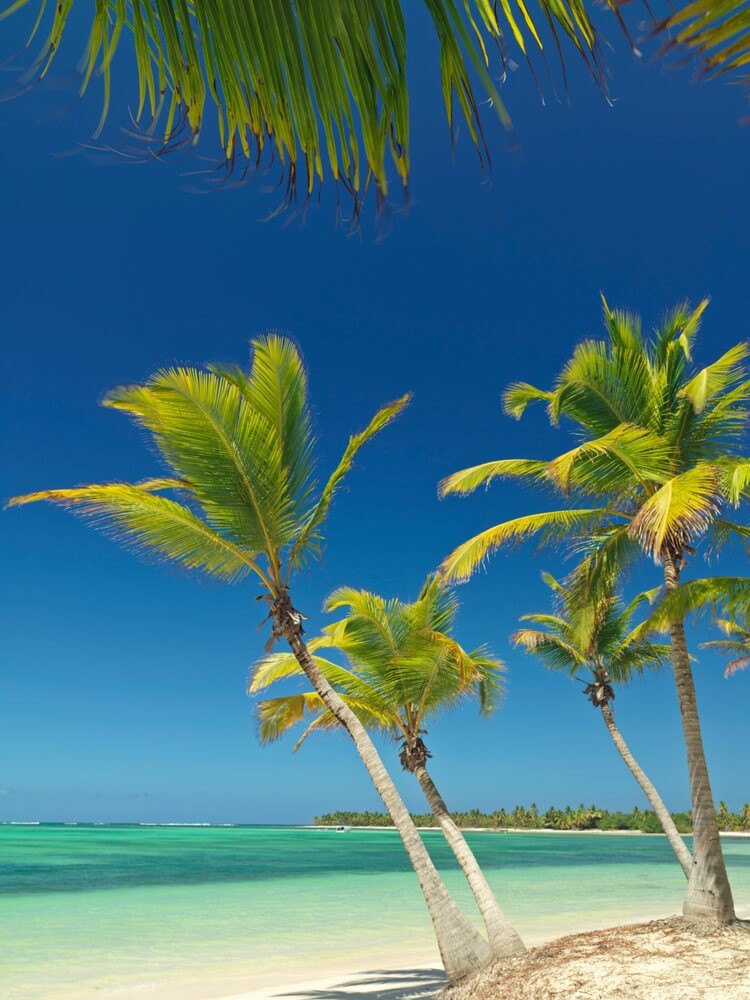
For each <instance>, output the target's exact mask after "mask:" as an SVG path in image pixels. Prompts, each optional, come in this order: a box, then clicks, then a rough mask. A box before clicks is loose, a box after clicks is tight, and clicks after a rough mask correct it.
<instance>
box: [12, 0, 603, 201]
mask: <svg viewBox="0 0 750 1000" xmlns="http://www.w3.org/2000/svg"><path fill="white" fill-rule="evenodd" d="M28 3H32V5H33V6H34V7H36V8H37V9H38V20H37V26H36V29H35V31H36V30H37V29H38V30H39V31H40V32H45V33H46V39H45V41H44V43H43V46H42V51H41V52H40V54H39V56H38V60H37V63H36V67H35V68H36V70H37V72H38V73H39V74H40V75H44V74H45V73H47V71H48V70H49V67H50V65H51V64H52V62H53V60H57V59H58V58H59V56H58V53H59V51H60V49H61V46H62V43H63V40H64V38H65V37H66V35H67V27H68V22H69V18H70V15H71V12H72V10H73V8H74V6H75V4H74V2H73V0H66V2H65V3H59V4H55V6H54V12H53V13H52V15H51V17H47V16H46V11H45V3H44V2H41V3H33V0H16V2H15V3H11V4H10V6H7V7H6V9H5V11H4V15H2V16H7V15H8V14H10V13H13V12H15V11H17V10H18V9H19V8H21V7H25V6H26V5H27V4H28ZM539 6H540V8H541V16H540V17H539V18H538V19H537V20H535V18H534V16H533V15H532V13H531V11H530V9H529V8H528V6H527V5H526V4H525V3H524V2H523V0H511V2H504V3H503V4H502V5H500V7H499V8H498V7H495V6H494V5H493V4H491V3H489V2H488V0H465V2H464V3H459V2H457V0H424V7H425V8H426V11H427V15H428V17H429V18H430V19H431V21H432V24H433V26H434V29H435V32H436V34H437V39H438V43H439V48H440V75H441V84H442V87H441V89H442V94H443V99H444V103H445V107H446V113H447V116H448V122H449V125H450V126H451V128H452V125H453V111H454V104H455V103H457V104H458V107H459V109H460V113H461V114H462V116H463V118H464V120H465V122H466V124H467V126H468V130H469V132H470V134H471V136H472V139H473V141H474V143H475V145H476V146H477V147H478V149H479V150H480V152H481V153H482V154H483V153H484V140H483V136H482V128H481V124H480V121H479V101H478V100H477V97H476V95H475V93H474V83H473V82H472V81H476V82H478V83H479V86H480V87H481V88H482V90H483V92H484V96H486V97H488V98H489V99H490V102H491V103H492V104H493V105H494V108H495V111H496V113H498V114H499V115H500V117H501V119H503V120H504V121H505V122H506V124H507V123H508V121H509V119H508V115H507V112H506V111H505V108H504V105H503V103H502V101H501V99H500V95H499V93H498V91H497V88H496V85H495V82H494V80H495V79H496V77H497V75H498V69H500V68H501V67H502V60H503V58H504V56H503V55H501V56H500V58H499V59H498V63H499V66H498V67H497V68H495V67H493V66H492V65H491V59H494V58H496V55H495V52H494V51H493V50H498V49H500V50H501V51H502V52H503V53H504V52H505V50H506V49H507V48H508V47H509V46H511V47H512V46H513V45H515V47H516V48H517V50H518V51H519V53H520V55H521V56H522V57H524V58H526V59H530V58H531V56H532V53H533V52H538V53H542V52H543V49H544V41H543V38H542V36H543V35H545V34H547V35H548V36H551V38H552V39H553V40H554V43H555V45H556V46H557V45H559V39H560V38H567V39H568V40H569V41H570V43H571V45H572V47H573V49H574V51H577V52H578V53H579V54H580V55H581V56H582V57H583V59H584V61H585V62H586V63H587V65H588V66H589V69H590V70H591V72H592V74H593V75H594V76H595V78H596V79H597V80H599V81H600V83H601V82H602V79H603V78H602V75H601V73H600V71H599V68H598V64H597V55H598V43H597V37H596V33H595V31H594V28H593V25H592V23H591V21H590V19H589V16H588V12H587V10H586V8H585V7H584V6H583V5H582V4H581V3H579V2H577V0H540V3H539ZM403 7H404V5H403V3H402V0H358V2H357V3H351V2H349V0H316V2H315V3H308V2H305V3H299V2H295V0H244V2H243V3H241V4H238V3H236V2H234V0H190V2H185V0H159V2H158V3H156V4H154V5H152V4H151V3H149V2H146V0H99V2H97V3H96V5H95V6H94V7H93V8H92V14H91V17H92V23H91V31H90V33H89V38H88V43H87V46H86V51H85V55H84V64H85V68H84V73H83V84H82V89H84V90H85V89H86V87H87V86H88V84H89V82H90V80H91V79H92V78H93V77H94V76H97V77H98V76H100V77H102V79H103V84H104V88H103V89H104V105H103V109H102V115H101V120H100V123H99V127H98V129H97V134H98V132H99V131H101V128H102V127H103V124H104V121H105V119H106V117H107V113H108V107H109V97H110V83H111V71H112V66H113V64H114V62H115V61H116V59H117V58H119V59H120V60H123V59H126V60H127V59H128V58H132V56H134V62H135V69H136V71H137V77H138V100H137V106H136V113H135V116H136V119H137V120H138V121H143V122H144V123H145V125H144V133H145V136H146V137H149V138H155V140H156V142H159V141H161V142H162V143H163V144H165V145H166V144H168V143H170V141H175V140H177V139H178V137H179V136H180V133H181V132H182V130H183V128H184V129H185V130H186V131H187V135H188V138H189V140H192V142H193V143H196V142H197V141H198V138H199V136H200V134H201V132H202V130H203V127H204V123H205V118H206V114H207V110H208V108H209V107H210V106H211V105H213V106H214V108H215V113H216V116H217V122H218V134H219V141H220V145H221V150H222V153H223V156H224V157H225V158H226V160H227V161H233V160H234V158H235V157H236V156H237V155H238V154H239V153H242V154H244V156H245V157H246V158H247V159H248V160H249V161H250V162H251V163H252V162H257V161H258V160H260V158H261V157H262V155H263V152H264V150H265V149H266V148H267V147H272V148H273V150H274V151H275V154H276V156H277V157H278V160H279V162H280V163H281V165H282V166H283V167H284V168H285V169H286V171H287V173H288V182H289V186H290V188H291V192H290V193H293V192H294V190H295V189H296V187H297V185H298V183H299V186H300V188H302V189H303V191H304V192H306V193H307V194H310V193H311V192H312V190H313V187H314V185H315V182H316V180H323V179H324V178H325V177H330V178H332V179H333V180H334V181H340V182H341V183H342V184H343V185H344V186H345V187H346V188H347V189H348V190H349V191H350V192H352V194H353V195H354V196H355V197H356V196H358V195H359V194H361V193H362V192H363V190H364V189H365V188H366V186H367V183H368V180H369V178H370V177H372V178H373V179H374V181H375V183H376V185H377V188H378V191H379V193H380V194H381V195H385V194H387V191H388V174H389V170H388V163H389V161H390V163H391V164H392V166H393V168H394V169H395V173H396V175H397V177H398V178H399V179H400V181H401V183H402V184H403V185H404V186H405V185H406V183H407V179H408V176H409V160H410V133H409V95H408V87H407V38H406V24H405V20H404V13H403ZM547 24H548V25H549V28H550V29H551V30H546V25H547ZM543 26H544V27H543ZM123 32H125V33H126V34H127V33H131V34H132V42H133V44H132V46H131V45H129V44H128V45H122V46H121V45H120V41H121V36H122V34H123ZM511 39H512V42H511V41H510V40H511ZM131 53H132V56H131ZM298 179H299V181H298Z"/></svg>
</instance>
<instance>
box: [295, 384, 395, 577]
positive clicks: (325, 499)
mask: <svg viewBox="0 0 750 1000" xmlns="http://www.w3.org/2000/svg"><path fill="white" fill-rule="evenodd" d="M410 401H411V393H407V394H406V395H404V396H402V397H401V398H400V399H397V400H395V401H394V402H393V403H388V404H387V405H386V406H383V407H381V409H379V410H378V412H377V413H376V414H375V416H374V417H373V418H372V420H371V421H370V423H369V424H368V425H367V427H365V429H364V430H363V431H360V432H359V434H353V435H352V436H351V437H350V438H349V443H348V444H347V446H346V449H345V451H344V454H343V455H342V457H341V461H340V462H339V464H338V465H337V466H336V468H335V469H334V470H333V473H332V474H331V476H330V478H329V480H328V482H327V483H326V484H325V486H324V487H323V490H322V491H321V494H320V497H319V499H318V501H317V503H316V504H315V506H314V507H313V509H312V511H311V513H310V515H309V516H308V518H307V520H306V521H305V523H304V524H303V525H302V528H301V529H300V531H299V533H298V535H297V537H296V538H295V540H294V544H293V545H292V550H291V554H290V557H289V567H290V569H291V568H292V567H293V566H294V565H295V563H297V562H299V561H300V559H302V558H304V557H305V556H309V555H315V554H316V553H317V552H318V551H319V545H320V534H319V529H320V527H321V525H322V523H323V521H324V520H325V518H326V515H327V514H328V511H329V509H330V507H331V504H332V503H333V500H334V498H335V496H336V494H337V493H338V491H339V489H340V488H341V484H342V482H343V480H344V479H345V477H346V476H347V474H348V473H349V472H350V471H351V469H352V466H353V465H354V460H355V458H356V457H357V453H358V452H359V450H360V449H361V448H362V447H363V446H364V445H365V444H367V442H368V441H369V440H370V439H371V438H373V437H375V435H376V434H378V433H379V432H380V431H382V430H383V429H384V428H385V427H387V426H388V425H389V424H390V423H392V422H393V421H394V420H395V419H396V417H398V416H399V415H400V414H401V413H402V412H403V411H404V410H405V409H406V407H407V406H408V405H409V402H410Z"/></svg>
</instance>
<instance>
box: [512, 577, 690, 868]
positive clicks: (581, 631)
mask: <svg viewBox="0 0 750 1000" xmlns="http://www.w3.org/2000/svg"><path fill="white" fill-rule="evenodd" d="M544 579H545V581H546V582H547V583H548V585H549V586H550V587H551V588H552V590H553V591H554V592H555V595H556V599H557V603H558V604H559V605H560V607H559V610H558V612H557V613H556V614H531V615H524V616H523V618H522V619H521V620H522V621H527V622H531V623H532V624H533V625H536V626H542V627H540V628H522V629H519V630H518V631H517V632H514V633H513V635H512V636H511V641H512V642H513V644H514V645H515V646H521V647H523V648H524V649H525V650H526V651H527V652H528V653H532V654H533V655H534V656H537V657H538V658H539V659H540V660H541V661H542V663H543V664H544V665H545V666H546V667H549V668H550V669H551V670H564V671H566V672H567V673H568V675H569V676H570V677H576V678H580V675H581V674H582V673H586V674H588V676H589V677H590V680H589V683H587V684H586V686H585V687H584V689H583V693H584V694H585V695H586V696H587V698H588V700H589V701H590V702H591V704H592V705H593V706H594V708H598V709H599V710H600V711H601V714H602V718H603V720H604V724H605V726H606V727H607V731H608V732H609V735H610V736H611V738H612V742H613V743H614V745H615V747H616V748H617V751H618V753H619V754H620V756H621V757H622V759H623V760H624V761H625V764H626V765H627V767H628V769H629V770H630V772H631V774H632V775H633V777H634V778H635V780H636V781H637V782H638V784H639V785H640V787H641V790H642V791H643V793H644V794H645V796H646V798H647V799H648V800H649V802H650V803H651V808H652V809H653V810H654V812H655V813H656V815H657V817H658V818H659V822H660V823H661V825H662V829H663V830H664V833H665V834H666V836H667V840H668V841H669V843H670V844H671V846H672V849H673V851H674V852H675V854H676V856H677V860H678V861H679V862H680V865H681V867H682V870H683V872H684V873H685V877H686V878H690V872H691V869H692V856H691V854H690V851H689V850H688V848H687V846H686V845H685V841H684V840H683V839H682V837H681V836H680V833H679V831H678V830H677V827H676V826H675V823H674V820H673V819H672V816H671V814H670V812H669V810H668V809H667V807H666V806H665V805H664V802H663V800H662V798H661V796H660V795H659V793H658V792H657V790H656V788H655V787H654V785H653V784H652V782H651V781H650V780H649V778H648V775H647V774H646V773H645V771H644V770H643V768H642V767H641V766H640V765H639V763H638V761H637V760H636V759H635V757H633V754H632V753H631V752H630V748H629V747H628V745H627V743H626V742H625V740H624V738H623V735H622V733H621V732H620V730H619V728H618V726H617V723H616V722H615V717H614V712H613V710H612V702H613V701H614V698H615V691H614V687H613V685H614V684H627V683H628V681H630V680H632V678H633V676H634V675H635V674H641V673H643V671H644V670H646V669H647V668H649V667H660V666H661V665H662V664H663V662H664V660H665V659H667V658H668V657H669V646H665V645H662V644H659V643H654V642H650V641H648V640H647V639H642V638H638V633H637V631H636V632H635V633H634V632H633V629H632V624H631V623H632V619H633V615H634V614H635V611H636V609H637V608H638V606H639V605H640V604H641V603H642V602H643V601H644V600H651V599H653V598H654V597H655V593H654V592H651V593H645V594H639V595H638V596H637V597H636V598H635V599H634V600H633V601H631V602H630V603H629V604H627V605H625V604H624V603H623V602H622V601H621V600H619V599H618V598H616V597H608V598H605V599H604V600H603V601H602V602H601V603H600V606H599V608H598V609H597V612H596V613H595V614H594V615H593V616H592V618H593V622H594V624H593V626H592V625H591V624H590V622H589V614H588V610H587V609H585V608H584V609H582V608H581V605H580V604H579V603H578V602H577V600H576V599H575V595H573V594H571V592H570V590H569V589H568V588H567V587H565V586H564V585H563V584H561V583H559V582H558V581H557V580H555V578H554V577H552V576H550V575H549V574H546V573H545V574H544ZM581 626H583V627H581Z"/></svg>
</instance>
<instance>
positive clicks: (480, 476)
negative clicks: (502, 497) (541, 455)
mask: <svg viewBox="0 0 750 1000" xmlns="http://www.w3.org/2000/svg"><path fill="white" fill-rule="evenodd" d="M546 471H547V463H546V462H540V461H537V460H535V459H526V458H506V459H501V460H500V461H497V462H484V463H483V464H482V465H475V466H473V467H472V468H470V469H462V470H461V471H460V472H454V473H453V475H451V476H446V478H445V479H443V480H441V482H440V483H439V485H438V493H439V494H440V496H441V497H445V496H448V495H449V494H450V493H457V494H459V495H460V496H465V495H466V494H467V493H472V492H473V491H474V490H475V489H477V488H478V487H479V486H489V485H490V483H491V482H492V480H493V479H498V478H503V479H505V478H507V479H529V480H531V481H539V480H543V479H544V478H545V475H546Z"/></svg>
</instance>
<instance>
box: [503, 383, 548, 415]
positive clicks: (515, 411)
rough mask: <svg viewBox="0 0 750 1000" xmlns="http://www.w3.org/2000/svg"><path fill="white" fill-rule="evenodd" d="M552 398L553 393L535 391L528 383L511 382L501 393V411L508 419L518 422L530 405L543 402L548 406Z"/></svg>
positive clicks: (540, 390) (542, 390)
mask: <svg viewBox="0 0 750 1000" xmlns="http://www.w3.org/2000/svg"><path fill="white" fill-rule="evenodd" d="M554 398H555V394H554V392H547V391H545V390H544V389H537V387H536V386H534V385H530V384H529V383H528V382H513V383H511V385H509V386H508V388H507V389H506V390H505V392H504V393H503V410H504V411H505V413H506V414H507V415H508V416H509V417H514V418H515V419H516V420H520V419H521V417H522V416H523V415H524V413H525V412H526V407H527V406H528V405H529V404H530V403H534V402H544V403H547V405H548V406H549V405H550V404H551V403H552V401H553V400H554Z"/></svg>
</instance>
